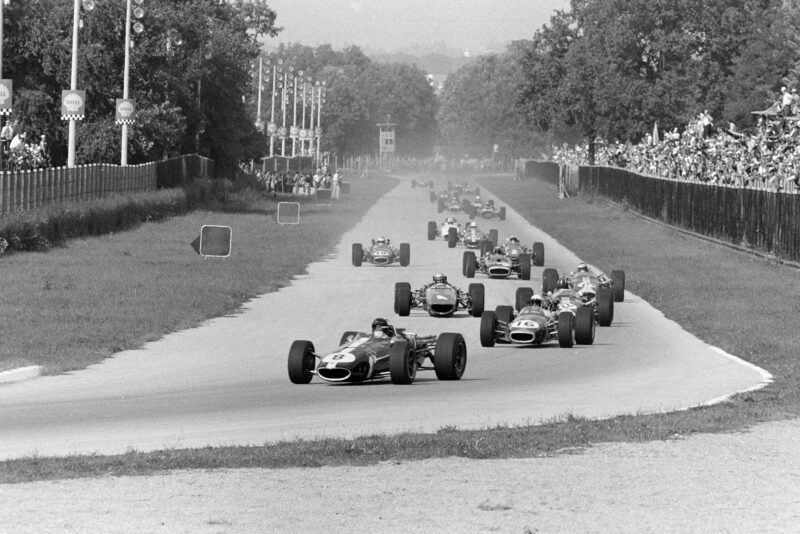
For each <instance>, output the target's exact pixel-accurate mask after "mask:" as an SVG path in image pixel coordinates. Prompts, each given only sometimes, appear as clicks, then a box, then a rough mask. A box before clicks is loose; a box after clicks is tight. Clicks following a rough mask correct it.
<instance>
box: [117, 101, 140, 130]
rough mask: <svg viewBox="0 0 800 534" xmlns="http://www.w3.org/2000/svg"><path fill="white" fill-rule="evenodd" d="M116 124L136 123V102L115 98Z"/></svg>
mask: <svg viewBox="0 0 800 534" xmlns="http://www.w3.org/2000/svg"><path fill="white" fill-rule="evenodd" d="M116 109H117V114H116V116H115V117H114V122H116V123H117V124H133V123H134V122H136V101H135V100H133V99H130V98H117V107H116Z"/></svg>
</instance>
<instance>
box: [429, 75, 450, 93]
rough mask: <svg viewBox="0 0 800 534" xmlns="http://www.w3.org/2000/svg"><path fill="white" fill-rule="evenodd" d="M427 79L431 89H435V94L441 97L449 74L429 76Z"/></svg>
mask: <svg viewBox="0 0 800 534" xmlns="http://www.w3.org/2000/svg"><path fill="white" fill-rule="evenodd" d="M425 77H426V78H427V79H428V83H429V84H431V87H433V92H434V93H435V94H436V96H439V95H441V94H442V88H443V87H444V81H445V80H446V79H447V74H427V75H425Z"/></svg>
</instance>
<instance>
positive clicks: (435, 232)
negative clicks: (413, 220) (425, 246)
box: [428, 217, 464, 248]
mask: <svg viewBox="0 0 800 534" xmlns="http://www.w3.org/2000/svg"><path fill="white" fill-rule="evenodd" d="M463 233H464V231H463V230H462V228H461V225H460V224H459V223H458V221H457V220H456V218H455V217H447V218H446V219H445V221H444V222H443V223H442V224H441V225H437V224H436V221H428V240H429V241H433V240H434V239H436V238H437V237H439V238H442V239H445V240H446V241H447V246H448V247H450V248H455V246H456V245H457V244H458V242H459V241H460V240H461V237H462V235H463Z"/></svg>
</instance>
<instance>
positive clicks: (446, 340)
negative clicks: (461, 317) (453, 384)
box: [433, 332, 467, 380]
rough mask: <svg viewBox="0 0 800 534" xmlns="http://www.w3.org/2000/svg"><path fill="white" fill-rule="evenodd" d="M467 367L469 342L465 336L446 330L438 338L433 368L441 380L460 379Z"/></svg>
mask: <svg viewBox="0 0 800 534" xmlns="http://www.w3.org/2000/svg"><path fill="white" fill-rule="evenodd" d="M466 368H467V344H466V343H465V342H464V336H462V335H461V334H456V333H452V332H444V333H442V334H440V335H439V338H438V339H437V340H436V348H435V349H434V353H433V369H434V371H436V378H438V379H439V380H459V379H460V378H461V377H462V376H463V375H464V370H465V369H466Z"/></svg>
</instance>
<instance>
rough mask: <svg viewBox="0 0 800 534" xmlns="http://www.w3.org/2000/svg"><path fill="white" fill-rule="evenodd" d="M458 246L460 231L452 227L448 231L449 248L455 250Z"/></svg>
mask: <svg viewBox="0 0 800 534" xmlns="http://www.w3.org/2000/svg"><path fill="white" fill-rule="evenodd" d="M457 244H458V230H456V229H455V228H453V227H452V226H451V227H450V228H448V229H447V246H448V247H450V248H455V247H456V245H457Z"/></svg>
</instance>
